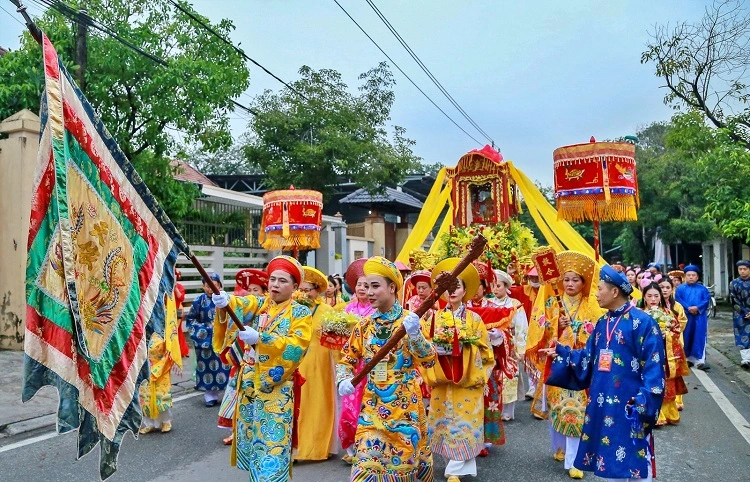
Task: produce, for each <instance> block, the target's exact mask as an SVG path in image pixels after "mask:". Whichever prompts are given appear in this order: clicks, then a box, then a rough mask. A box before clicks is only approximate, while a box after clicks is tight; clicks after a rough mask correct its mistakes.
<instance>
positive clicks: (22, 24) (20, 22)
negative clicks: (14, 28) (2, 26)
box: [0, 5, 26, 28]
mask: <svg viewBox="0 0 750 482" xmlns="http://www.w3.org/2000/svg"><path fill="white" fill-rule="evenodd" d="M0 9H2V11H3V12H5V13H7V14H8V15H9V16H10V18H12V19H13V20H15V21H16V22H18V24H19V25H21V26H22V27H24V28H26V25H25V24H24V23H23V22H22V21H20V20H19V19H17V18H16V16H15V15H13V14H12V13H10V12H9V11H7V10H5V8H4V7H3V6H2V5H0Z"/></svg>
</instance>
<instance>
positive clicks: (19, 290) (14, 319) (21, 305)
mask: <svg viewBox="0 0 750 482" xmlns="http://www.w3.org/2000/svg"><path fill="white" fill-rule="evenodd" d="M0 133H4V134H7V135H8V138H7V139H3V140H0V193H1V194H0V195H1V196H2V198H0V199H1V200H0V226H1V227H2V228H0V349H11V350H22V349H23V335H24V322H25V319H26V317H25V315H24V313H25V311H26V286H25V282H26V254H27V253H26V243H27V239H28V236H29V214H30V212H31V188H32V184H33V182H34V171H35V169H36V157H37V152H38V150H39V117H38V116H37V115H36V114H34V113H33V112H31V111H28V110H22V111H21V112H18V113H17V114H14V115H13V116H11V117H9V118H8V119H5V120H4V121H3V122H2V123H0Z"/></svg>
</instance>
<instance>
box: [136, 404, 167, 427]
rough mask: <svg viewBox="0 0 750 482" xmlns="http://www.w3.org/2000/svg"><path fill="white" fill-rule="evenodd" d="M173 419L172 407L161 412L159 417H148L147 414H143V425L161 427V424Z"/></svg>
mask: <svg viewBox="0 0 750 482" xmlns="http://www.w3.org/2000/svg"><path fill="white" fill-rule="evenodd" d="M171 421H172V409H171V408H168V409H166V410H164V411H163V412H161V413H160V414H159V416H158V417H156V418H148V417H147V416H145V415H144V416H143V420H142V421H141V426H142V427H151V428H155V429H160V428H161V424H163V423H167V422H171Z"/></svg>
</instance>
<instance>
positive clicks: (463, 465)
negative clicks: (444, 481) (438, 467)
mask: <svg viewBox="0 0 750 482" xmlns="http://www.w3.org/2000/svg"><path fill="white" fill-rule="evenodd" d="M444 475H445V477H446V478H447V477H449V476H451V475H471V476H473V477H476V476H477V459H476V458H473V459H469V460H451V461H449V462H448V465H446V466H445V474H444Z"/></svg>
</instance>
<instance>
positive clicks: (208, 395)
mask: <svg viewBox="0 0 750 482" xmlns="http://www.w3.org/2000/svg"><path fill="white" fill-rule="evenodd" d="M203 400H205V401H207V402H218V401H219V391H218V390H206V391H205V392H203Z"/></svg>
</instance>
